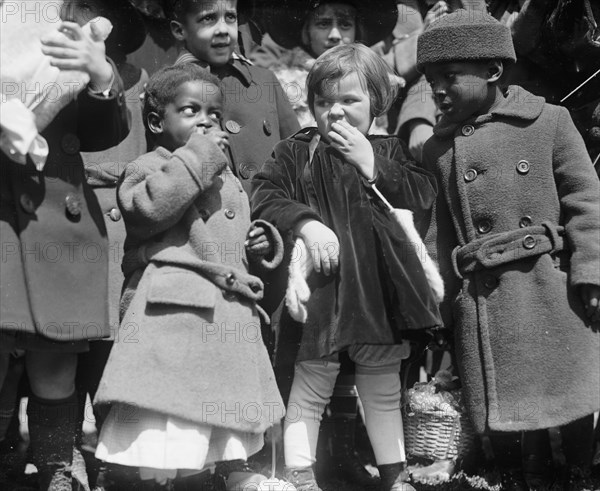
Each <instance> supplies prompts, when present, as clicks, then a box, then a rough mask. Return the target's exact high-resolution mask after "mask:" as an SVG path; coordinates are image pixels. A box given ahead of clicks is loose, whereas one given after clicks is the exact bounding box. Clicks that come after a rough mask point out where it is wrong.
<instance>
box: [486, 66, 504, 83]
mask: <svg viewBox="0 0 600 491" xmlns="http://www.w3.org/2000/svg"><path fill="white" fill-rule="evenodd" d="M503 73H504V66H503V64H502V62H501V61H499V60H494V61H490V62H489V63H488V71H487V76H488V79H487V81H488V83H494V82H497V81H498V80H500V78H501V77H502V74H503Z"/></svg>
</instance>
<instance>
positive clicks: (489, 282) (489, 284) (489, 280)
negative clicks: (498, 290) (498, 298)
mask: <svg viewBox="0 0 600 491" xmlns="http://www.w3.org/2000/svg"><path fill="white" fill-rule="evenodd" d="M497 284H498V280H497V279H496V277H495V276H492V275H491V274H488V275H486V276H485V278H484V279H483V285H484V286H485V287H486V288H495V287H496V285H497Z"/></svg>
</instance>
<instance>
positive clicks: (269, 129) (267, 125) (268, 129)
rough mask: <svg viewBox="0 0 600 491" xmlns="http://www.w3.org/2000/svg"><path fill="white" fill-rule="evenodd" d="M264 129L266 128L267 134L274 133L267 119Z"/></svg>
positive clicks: (264, 122)
mask: <svg viewBox="0 0 600 491" xmlns="http://www.w3.org/2000/svg"><path fill="white" fill-rule="evenodd" d="M263 129H264V130H265V135H267V136H271V134H272V133H273V128H272V126H271V123H270V122H269V121H268V120H266V119H265V120H264V121H263Z"/></svg>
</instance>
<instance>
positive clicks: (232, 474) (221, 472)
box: [215, 459, 267, 491]
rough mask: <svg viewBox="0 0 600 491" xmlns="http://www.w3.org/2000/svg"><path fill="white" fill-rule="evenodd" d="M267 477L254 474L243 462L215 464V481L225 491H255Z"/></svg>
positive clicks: (229, 461) (239, 460)
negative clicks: (252, 490) (253, 490)
mask: <svg viewBox="0 0 600 491" xmlns="http://www.w3.org/2000/svg"><path fill="white" fill-rule="evenodd" d="M266 480H267V477H266V476H264V475H262V474H260V473H258V472H255V471H254V469H252V467H250V465H249V464H248V462H246V461H245V460H241V459H238V460H226V461H222V462H217V465H216V467H215V481H216V482H217V483H218V485H219V486H221V487H222V489H223V490H225V491H246V490H251V489H257V488H258V485H259V484H260V483H261V482H262V481H266Z"/></svg>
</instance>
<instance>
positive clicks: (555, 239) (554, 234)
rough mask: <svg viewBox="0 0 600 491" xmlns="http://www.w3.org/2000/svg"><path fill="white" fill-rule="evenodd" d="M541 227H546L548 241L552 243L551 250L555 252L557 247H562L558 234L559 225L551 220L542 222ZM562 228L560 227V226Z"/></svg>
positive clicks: (560, 248)
mask: <svg viewBox="0 0 600 491" xmlns="http://www.w3.org/2000/svg"><path fill="white" fill-rule="evenodd" d="M542 227H544V228H545V229H546V235H547V236H548V238H549V239H550V243H551V244H552V250H551V251H550V253H552V252H556V251H557V249H559V250H562V249H563V248H564V246H563V243H562V240H561V237H560V235H559V230H558V229H559V227H558V226H557V225H556V224H555V223H552V222H549V221H545V222H542ZM560 228H561V229H562V227H560Z"/></svg>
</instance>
